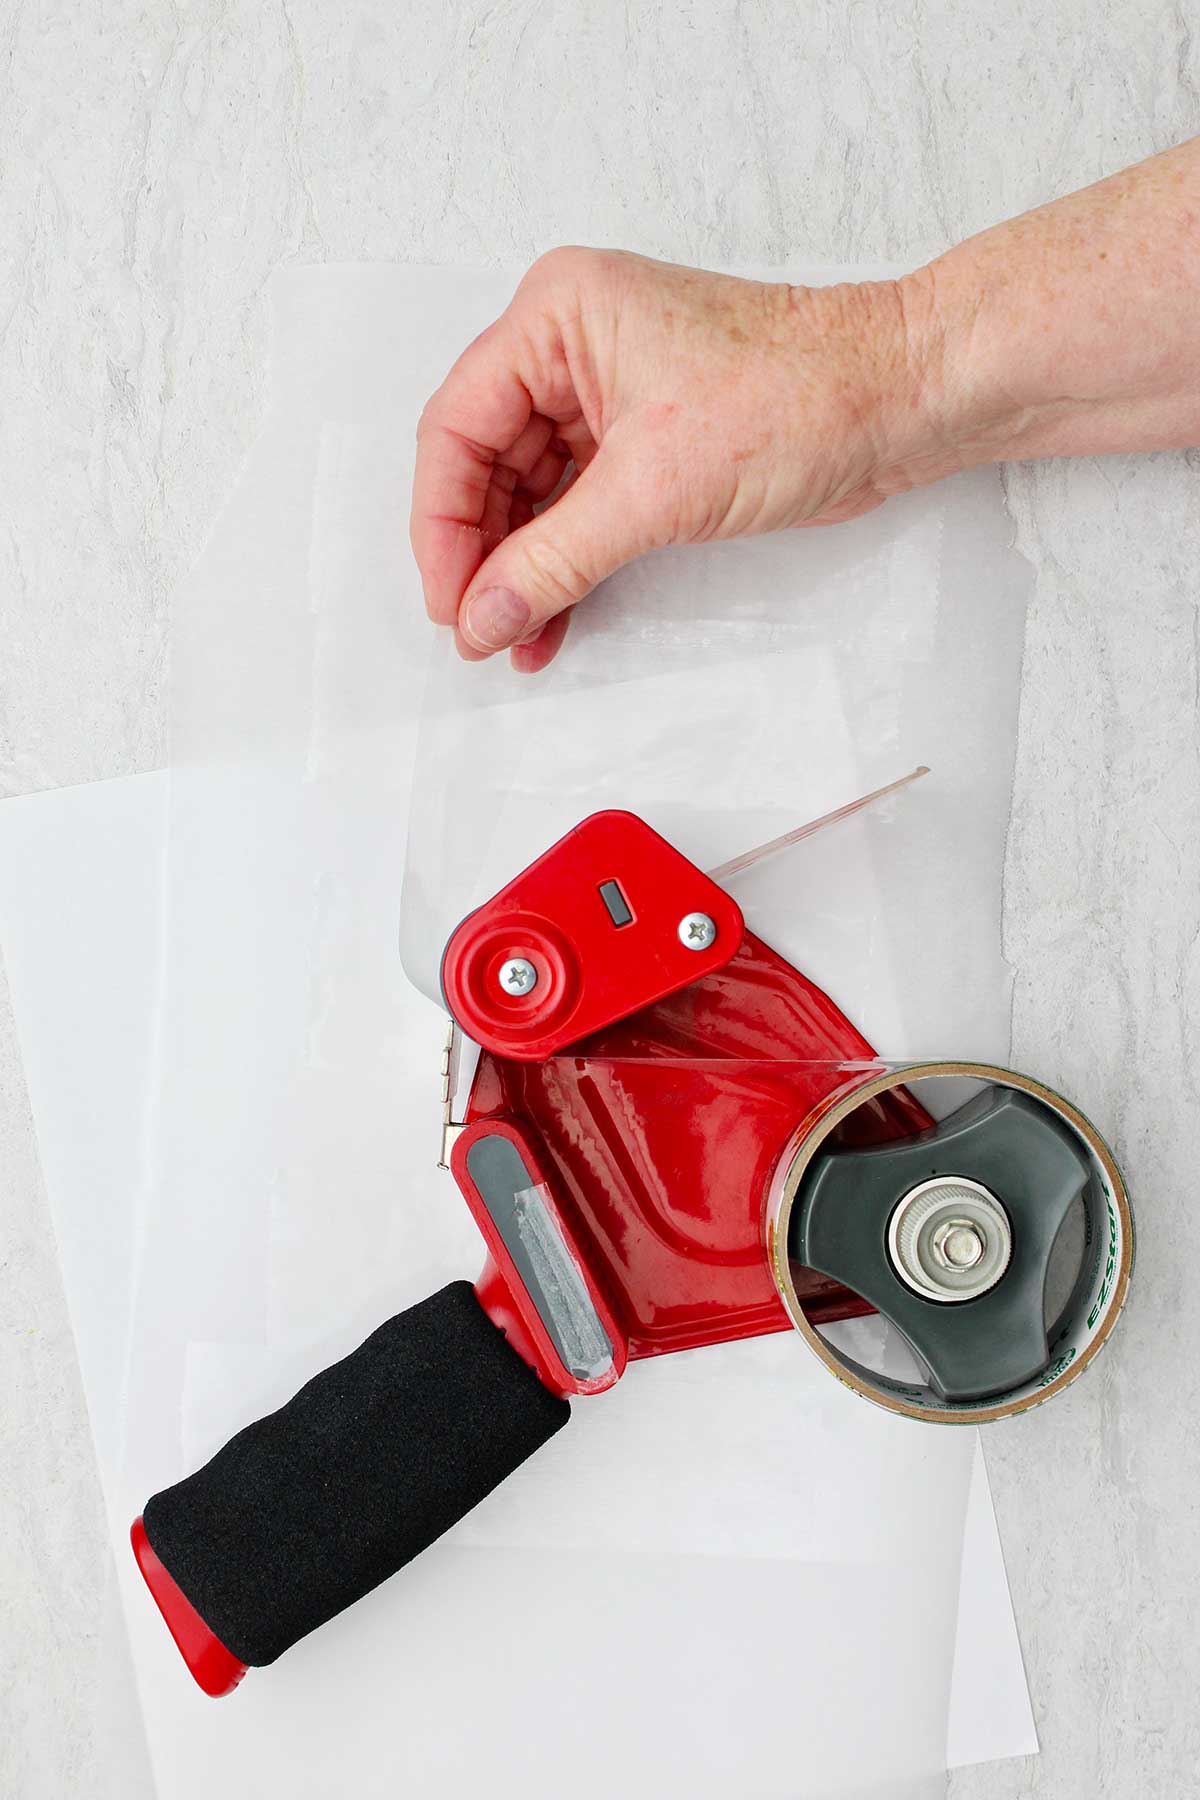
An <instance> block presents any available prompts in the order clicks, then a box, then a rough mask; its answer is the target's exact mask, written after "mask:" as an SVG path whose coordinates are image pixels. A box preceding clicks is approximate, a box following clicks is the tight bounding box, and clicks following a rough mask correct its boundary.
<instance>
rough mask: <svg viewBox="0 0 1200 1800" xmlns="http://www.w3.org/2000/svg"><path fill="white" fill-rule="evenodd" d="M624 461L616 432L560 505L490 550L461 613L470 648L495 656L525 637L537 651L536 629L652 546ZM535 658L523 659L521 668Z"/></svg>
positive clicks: (461, 627) (463, 635)
mask: <svg viewBox="0 0 1200 1800" xmlns="http://www.w3.org/2000/svg"><path fill="white" fill-rule="evenodd" d="M620 466H621V465H620V461H619V455H618V452H617V449H616V446H615V443H614V440H613V438H611V437H610V438H609V439H607V440H606V442H605V444H604V446H603V448H602V449H601V450H600V451H599V452H598V453H597V455H596V456H595V457H594V459H593V460H592V462H591V463H590V464H589V466H588V467H587V469H586V470H585V471H584V473H583V474H582V475H580V476H579V478H578V479H577V480H576V481H575V482H574V484H573V485H572V486H571V487H570V488H568V489H567V491H566V492H565V493H564V494H563V495H562V496H561V497H560V498H559V499H558V500H556V501H555V503H554V505H553V506H551V507H548V508H547V509H546V511H544V512H542V513H539V514H538V515H537V516H536V517H535V518H532V519H530V520H529V521H528V523H526V524H524V525H522V526H521V527H520V529H519V530H516V531H513V532H512V533H510V535H509V536H508V537H506V538H504V539H503V541H502V542H501V543H499V544H497V545H496V546H495V548H494V549H492V550H491V551H490V553H489V554H488V556H487V557H486V558H485V559H484V560H483V561H482V563H481V564H480V566H479V567H478V569H477V570H476V571H475V573H474V575H473V577H472V578H471V580H470V583H469V586H468V588H467V592H466V595H465V596H464V599H463V603H462V606H461V608H460V610H459V614H458V630H459V635H460V637H461V638H462V640H463V642H464V643H465V645H466V646H467V647H468V648H470V649H474V650H476V651H482V652H484V653H485V654H488V655H491V654H494V653H495V652H496V651H497V650H506V649H508V648H509V646H510V645H514V644H516V643H517V641H518V640H519V639H525V640H526V644H525V648H526V649H528V650H530V651H531V652H532V650H533V648H534V646H533V645H532V644H530V643H529V638H530V634H531V633H533V632H536V631H537V629H538V628H539V627H540V626H543V625H545V624H547V622H548V621H549V620H552V619H556V618H557V617H558V616H559V615H560V614H562V613H564V612H566V611H567V610H568V609H569V608H570V607H572V606H575V605H576V604H577V603H578V602H579V601H580V600H582V599H583V598H584V596H585V595H586V594H589V593H590V592H591V590H592V589H593V588H594V587H595V586H596V584H597V582H599V581H603V579H604V577H605V576H606V575H611V574H612V572H613V571H614V569H619V568H620V567H621V566H622V565H623V564H624V563H627V562H631V561H632V560H633V558H634V557H635V556H640V555H641V553H642V552H643V551H644V550H648V549H650V548H651V539H650V537H649V535H648V534H647V531H646V529H645V525H644V509H643V508H642V507H641V506H640V505H639V504H637V501H636V496H634V495H633V494H632V493H631V492H630V491H629V488H628V485H627V484H626V483H625V482H624V481H623V480H622V478H621V474H620ZM550 642H551V644H552V645H553V648H557V643H556V641H555V640H553V639H551V640H550ZM551 654H553V649H552V650H551ZM533 660H535V659H534V657H533V656H532V655H531V656H529V657H528V658H522V659H521V666H525V664H526V663H527V662H532V661H533ZM547 660H548V658H547Z"/></svg>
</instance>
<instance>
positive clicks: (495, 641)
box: [462, 588, 529, 650]
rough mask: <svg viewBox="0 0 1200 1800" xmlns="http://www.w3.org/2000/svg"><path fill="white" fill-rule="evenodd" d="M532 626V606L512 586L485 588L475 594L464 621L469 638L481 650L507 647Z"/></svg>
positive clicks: (469, 603) (464, 627)
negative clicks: (530, 608)
mask: <svg viewBox="0 0 1200 1800" xmlns="http://www.w3.org/2000/svg"><path fill="white" fill-rule="evenodd" d="M528 625H529V607H528V605H527V604H526V602H525V601H524V600H522V598H521V596H520V595H519V594H514V593H512V592H511V591H510V590H509V589H508V588H484V590H483V592H482V593H479V594H473V595H472V596H471V598H470V600H468V602H467V605H466V610H465V612H464V613H463V620H462V628H463V630H464V632H465V633H466V635H467V637H468V638H470V639H471V641H472V642H473V643H476V644H478V645H479V648H480V649H481V650H506V649H507V648H508V646H509V644H511V643H514V642H515V641H516V639H517V638H519V637H520V635H521V633H522V632H523V631H525V630H526V629H527V628H528Z"/></svg>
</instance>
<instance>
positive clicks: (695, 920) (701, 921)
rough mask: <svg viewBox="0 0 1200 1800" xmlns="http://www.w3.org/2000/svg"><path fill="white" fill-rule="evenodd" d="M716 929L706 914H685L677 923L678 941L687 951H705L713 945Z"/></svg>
mask: <svg viewBox="0 0 1200 1800" xmlns="http://www.w3.org/2000/svg"><path fill="white" fill-rule="evenodd" d="M716 936H717V928H716V926H715V925H714V924H713V922H712V920H711V919H710V918H709V916H708V914H707V913H702V912H694V913H687V914H686V915H685V916H684V917H683V918H682V919H680V921H679V941H680V943H681V944H682V945H683V946H684V947H685V949H688V950H707V949H708V947H709V945H710V944H712V943H715V941H716Z"/></svg>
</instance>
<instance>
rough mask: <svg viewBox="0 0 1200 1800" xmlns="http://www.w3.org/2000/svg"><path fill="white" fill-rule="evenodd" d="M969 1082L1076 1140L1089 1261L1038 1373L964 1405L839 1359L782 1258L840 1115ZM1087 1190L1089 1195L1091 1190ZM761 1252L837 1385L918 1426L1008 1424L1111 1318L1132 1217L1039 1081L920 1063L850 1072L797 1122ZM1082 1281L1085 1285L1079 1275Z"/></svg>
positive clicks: (1129, 1248)
mask: <svg viewBox="0 0 1200 1800" xmlns="http://www.w3.org/2000/svg"><path fill="white" fill-rule="evenodd" d="M939 1076H940V1077H951V1078H955V1079H958V1080H964V1079H965V1080H972V1081H979V1082H983V1083H988V1084H992V1085H995V1086H1000V1087H1008V1088H1014V1089H1016V1090H1018V1091H1019V1092H1022V1093H1026V1094H1029V1095H1032V1096H1033V1097H1034V1098H1035V1099H1037V1100H1040V1101H1041V1102H1042V1103H1043V1105H1045V1106H1047V1107H1048V1108H1049V1109H1050V1110H1051V1111H1052V1112H1053V1113H1054V1114H1055V1115H1056V1116H1057V1117H1058V1118H1059V1119H1060V1120H1061V1121H1062V1123H1063V1124H1065V1125H1066V1126H1068V1127H1069V1128H1070V1130H1071V1131H1072V1132H1073V1133H1074V1134H1075V1135H1076V1136H1077V1137H1078V1138H1079V1140H1080V1141H1081V1142H1082V1144H1083V1145H1084V1147H1085V1149H1086V1150H1087V1152H1088V1154H1089V1157H1090V1159H1091V1163H1092V1170H1093V1176H1092V1181H1091V1182H1089V1192H1091V1193H1092V1201H1093V1204H1092V1206H1091V1209H1090V1210H1089V1214H1088V1226H1089V1236H1088V1245H1089V1248H1090V1255H1091V1263H1090V1265H1085V1268H1084V1270H1083V1271H1081V1275H1080V1280H1079V1283H1078V1284H1077V1287H1078V1291H1077V1294H1076V1295H1075V1296H1074V1297H1073V1299H1072V1302H1071V1304H1070V1306H1069V1307H1068V1308H1067V1311H1066V1313H1065V1314H1064V1316H1063V1319H1062V1320H1060V1321H1059V1322H1058V1323H1057V1324H1056V1328H1055V1335H1054V1339H1053V1342H1052V1344H1051V1356H1050V1361H1049V1364H1048V1366H1047V1368H1046V1369H1045V1370H1044V1372H1043V1373H1042V1374H1041V1375H1040V1376H1039V1377H1037V1378H1036V1379H1035V1380H1034V1381H1031V1382H1027V1383H1025V1384H1024V1385H1023V1386H1022V1387H1020V1388H1017V1389H1014V1390H1013V1391H1012V1392H1010V1393H1005V1394H998V1395H997V1396H995V1397H994V1398H989V1399H986V1400H976V1401H971V1402H964V1403H955V1402H948V1401H946V1400H943V1399H941V1398H940V1396H938V1395H936V1394H934V1393H933V1392H932V1391H931V1390H928V1389H921V1388H917V1387H912V1386H909V1385H907V1384H904V1383H901V1382H898V1381H894V1380H892V1379H890V1378H889V1377H887V1376H883V1375H876V1374H874V1373H873V1372H872V1371H870V1370H867V1369H864V1368H861V1367H860V1366H859V1365H858V1364H857V1363H854V1362H852V1361H851V1360H850V1359H849V1358H848V1357H843V1356H842V1355H840V1354H839V1352H838V1351H837V1350H836V1349H835V1348H834V1347H833V1345H832V1344H830V1343H829V1342H828V1341H827V1340H826V1339H825V1338H824V1337H822V1335H821V1333H820V1332H819V1331H818V1330H817V1328H816V1327H815V1326H814V1325H813V1324H812V1323H811V1322H810V1321H809V1320H808V1319H807V1317H806V1316H805V1313H804V1308H803V1304H802V1302H801V1300H800V1298H799V1295H798V1293H797V1289H796V1284H795V1281H794V1279H793V1276H792V1272H791V1261H790V1258H789V1254H788V1247H789V1241H790V1237H791V1226H792V1218H793V1212H794V1210H795V1208H796V1206H797V1204H798V1198H799V1196H800V1195H801V1190H802V1187H803V1183H804V1178H805V1176H806V1174H807V1172H808V1170H809V1169H810V1167H811V1165H812V1163H813V1160H814V1158H815V1157H816V1156H817V1154H818V1152H819V1151H820V1150H821V1148H822V1146H824V1145H827V1144H828V1141H829V1139H830V1138H831V1136H832V1134H833V1133H834V1132H835V1131H836V1130H837V1129H838V1127H839V1126H840V1125H842V1124H843V1123H844V1122H845V1120H846V1119H847V1118H849V1116H850V1114H851V1113H853V1112H854V1111H855V1110H856V1109H857V1108H858V1107H860V1106H861V1105H863V1104H864V1103H865V1102H866V1101H869V1100H873V1099H876V1098H877V1097H878V1096H880V1095H883V1094H887V1093H889V1092H890V1091H892V1090H893V1089H896V1088H900V1087H908V1086H911V1085H912V1084H913V1083H916V1082H921V1081H925V1080H928V1079H930V1078H932V1077H939ZM1092 1190H1094V1192H1092ZM766 1236H767V1254H768V1258H769V1261H770V1264H771V1273H772V1275H773V1277H774V1281H775V1285H776V1287H777V1289H778V1291H779V1295H780V1298H781V1300H782V1301H783V1304H784V1307H785V1308H786V1310H787V1313H788V1316H789V1318H790V1319H791V1321H792V1323H793V1324H794V1325H795V1327H796V1329H797V1331H798V1332H799V1333H800V1335H801V1337H803V1338H804V1340H805V1342H806V1343H807V1344H808V1345H809V1348H810V1349H811V1350H813V1352H814V1353H815V1354H816V1355H817V1356H818V1357H819V1358H820V1359H821V1361H822V1362H823V1363H824V1364H825V1366H826V1367H827V1368H828V1369H829V1370H830V1372H831V1373H832V1374H833V1375H835V1376H836V1377H837V1379H838V1380H839V1381H841V1382H842V1383H843V1385H844V1386H846V1387H848V1388H850V1389H851V1390H852V1391H853V1392H855V1393H857V1394H860V1395H861V1396H862V1397H863V1398H864V1399H866V1400H870V1401H871V1402H873V1404H875V1405H877V1406H882V1407H884V1408H885V1409H886V1410H887V1411H889V1412H895V1413H900V1414H901V1415H903V1416H905V1417H907V1418H914V1419H923V1420H925V1421H926V1422H928V1423H938V1424H956V1425H978V1424H985V1423H988V1422H990V1421H991V1420H993V1419H1006V1418H1012V1417H1014V1416H1015V1415H1016V1414H1017V1413H1022V1412H1027V1411H1029V1409H1030V1408H1031V1407H1034V1406H1040V1405H1041V1404H1042V1402H1043V1401H1045V1400H1048V1399H1050V1397H1051V1396H1052V1395H1054V1394H1057V1393H1059V1392H1061V1391H1062V1389H1063V1388H1064V1387H1066V1386H1067V1385H1068V1384H1069V1383H1070V1382H1072V1381H1074V1380H1075V1379H1076V1378H1077V1377H1078V1376H1079V1375H1080V1374H1082V1372H1083V1370H1084V1369H1085V1368H1086V1367H1087V1366H1088V1364H1089V1363H1090V1362H1091V1361H1092V1359H1093V1357H1094V1356H1095V1355H1096V1354H1097V1353H1098V1351H1099V1350H1100V1349H1101V1347H1102V1345H1103V1344H1104V1343H1105V1342H1106V1341H1107V1339H1108V1337H1109V1336H1110V1335H1111V1332H1112V1329H1113V1327H1114V1325H1115V1324H1116V1322H1117V1319H1118V1317H1119V1316H1120V1312H1121V1309H1122V1307H1123V1305H1124V1303H1125V1298H1126V1294H1127V1292H1128V1287H1129V1278H1130V1275H1131V1273H1132V1269H1133V1258H1134V1224H1133V1212H1132V1208H1131V1206H1130V1202H1129V1195H1128V1192H1127V1190H1126V1187H1125V1182H1124V1179H1123V1177H1122V1175H1121V1172H1120V1170H1119V1169H1118V1167H1117V1164H1116V1161H1115V1159H1114V1157H1113V1154H1112V1151H1111V1150H1110V1149H1109V1147H1108V1145H1107V1144H1106V1143H1105V1141H1104V1139H1103V1138H1102V1137H1101V1136H1100V1134H1099V1132H1098V1131H1097V1130H1096V1128H1095V1126H1094V1125H1092V1124H1091V1122H1090V1121H1089V1120H1088V1119H1087V1118H1086V1117H1085V1116H1084V1115H1083V1114H1082V1113H1081V1112H1080V1111H1079V1110H1078V1108H1076V1107H1074V1106H1072V1105H1071V1103H1070V1102H1069V1101H1068V1100H1065V1099H1064V1098H1063V1097H1062V1095H1061V1094H1057V1093H1055V1092H1054V1091H1053V1089H1051V1088H1048V1087H1046V1086H1045V1085H1044V1084H1043V1083H1041V1082H1038V1081H1035V1080H1033V1079H1032V1078H1031V1077H1029V1076H1026V1075H1020V1074H1017V1073H1016V1072H1015V1071H1014V1070H1012V1069H1004V1068H1000V1067H997V1066H996V1065H993V1064H990V1063H963V1062H944V1063H939V1062H924V1063H908V1064H894V1065H892V1066H890V1067H887V1068H883V1069H880V1068H879V1066H878V1065H876V1067H875V1068H874V1070H872V1071H869V1072H866V1073H864V1072H861V1071H856V1072H855V1074H854V1075H853V1076H850V1077H849V1078H848V1080H847V1083H846V1085H845V1086H844V1087H842V1088H840V1089H838V1090H837V1091H836V1092H835V1093H834V1094H833V1095H831V1096H830V1097H829V1098H828V1099H827V1100H825V1101H824V1102H823V1103H822V1105H821V1107H820V1108H819V1109H818V1110H817V1111H816V1112H815V1113H813V1114H812V1115H810V1116H809V1118H808V1119H806V1120H805V1121H804V1122H803V1123H802V1124H801V1126H800V1127H799V1129H798V1130H797V1131H796V1132H795V1133H794V1135H793V1137H792V1139H791V1140H790V1142H789V1143H788V1145H787V1146H786V1147H785V1149H784V1151H783V1154H782V1155H781V1157H780V1160H779V1163H778V1165H777V1167H776V1172H775V1177H774V1180H773V1182H772V1185H771V1190H770V1193H769V1195H768V1199H767V1218H766ZM1085 1276H1086V1279H1085Z"/></svg>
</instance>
